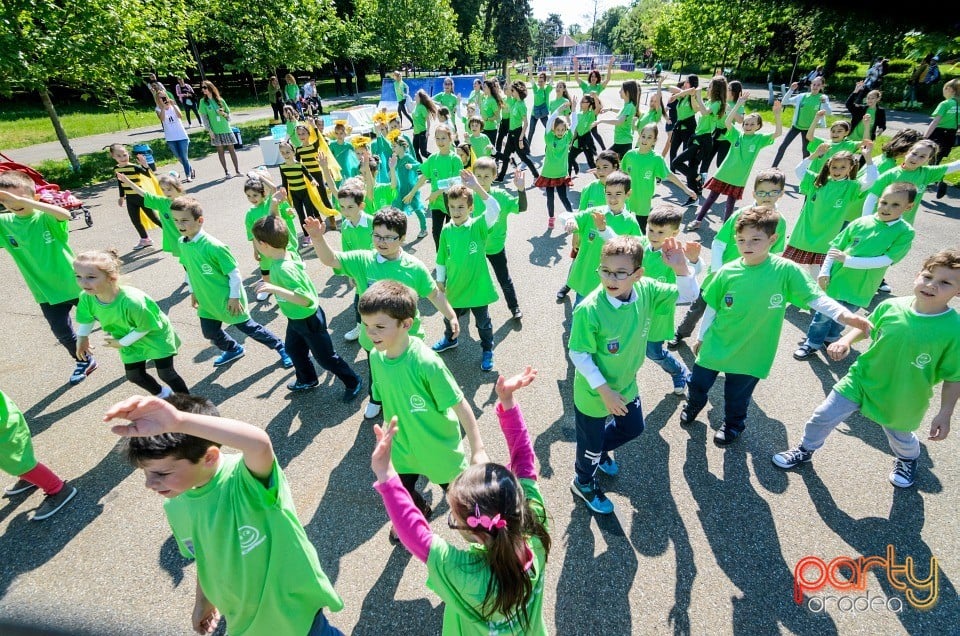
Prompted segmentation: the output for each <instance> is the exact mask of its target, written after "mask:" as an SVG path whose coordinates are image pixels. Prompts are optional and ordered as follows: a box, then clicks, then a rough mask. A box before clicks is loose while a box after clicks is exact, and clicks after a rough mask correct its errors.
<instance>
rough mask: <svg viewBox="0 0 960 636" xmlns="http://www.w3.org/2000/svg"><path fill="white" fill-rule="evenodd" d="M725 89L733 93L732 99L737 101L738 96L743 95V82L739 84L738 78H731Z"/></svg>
mask: <svg viewBox="0 0 960 636" xmlns="http://www.w3.org/2000/svg"><path fill="white" fill-rule="evenodd" d="M727 89H728V90H729V91H730V93H731V94H732V95H733V101H737V100H738V99H740V96H741V95H743V84H741V83H740V81H739V80H733V81H732V82H730V83H729V84H727ZM724 97H726V96H724Z"/></svg>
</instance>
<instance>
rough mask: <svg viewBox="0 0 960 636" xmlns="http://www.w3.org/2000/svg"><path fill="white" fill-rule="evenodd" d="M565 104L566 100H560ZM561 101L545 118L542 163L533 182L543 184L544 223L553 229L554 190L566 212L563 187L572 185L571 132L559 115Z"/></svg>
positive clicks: (568, 206)
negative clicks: (545, 206)
mask: <svg viewBox="0 0 960 636" xmlns="http://www.w3.org/2000/svg"><path fill="white" fill-rule="evenodd" d="M564 104H566V102H564ZM563 108H564V105H561V106H559V107H557V108H556V109H555V110H554V111H553V112H552V113H551V114H550V119H549V120H547V129H546V130H545V131H544V133H543V147H544V150H543V165H542V166H541V167H540V176H539V177H537V179H536V181H534V182H533V185H535V186H537V187H538V188H544V189H545V190H546V194H547V227H548V228H550V229H553V226H554V224H555V223H556V221H554V201H553V198H554V194H556V195H557V196H559V197H560V203H561V204H563V209H564V210H566V211H567V213H570V212H571V211H572V210H573V208H572V207H571V206H570V199H568V198H567V188H569V187H570V186H571V185H573V180H572V179H571V178H570V145H571V144H572V143H573V132H572V131H571V130H570V124H569V122H568V121H567V118H566V117H562V116H561V115H560V111H561V109H563Z"/></svg>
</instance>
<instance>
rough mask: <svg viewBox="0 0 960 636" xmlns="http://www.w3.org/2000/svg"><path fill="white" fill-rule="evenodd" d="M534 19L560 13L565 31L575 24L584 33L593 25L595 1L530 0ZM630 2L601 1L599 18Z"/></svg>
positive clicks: (625, 0)
mask: <svg viewBox="0 0 960 636" xmlns="http://www.w3.org/2000/svg"><path fill="white" fill-rule="evenodd" d="M529 2H530V8H531V9H532V10H533V17H535V18H536V19H538V20H546V19H547V16H548V15H550V14H551V13H559V14H560V19H561V20H563V28H564V31H566V30H567V27H568V26H569V25H571V24H573V23H574V22H576V23H579V24H580V26H581V27H582V28H583V30H584V31H587V30H588V29H589V28H590V26H591V25H592V24H593V2H594V0H529ZM629 4H630V0H599V1H598V2H597V18H598V19H599V18H600V16H601V15H603V12H604V11H606V10H607V9H610V8H612V7H616V6H627V5H629Z"/></svg>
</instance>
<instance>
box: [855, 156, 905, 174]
mask: <svg viewBox="0 0 960 636" xmlns="http://www.w3.org/2000/svg"><path fill="white" fill-rule="evenodd" d="M874 159H876V157H874ZM875 163H876V165H877V174H883V173H884V172H886V171H887V170H892V169H894V168H896V167H897V158H896V157H888V156H887V155H885V154H883V153H881V154H880V161H875ZM866 169H867V168H866V166H864V167H863V168H861V169H860V172H861V173H863V172H864V171H866Z"/></svg>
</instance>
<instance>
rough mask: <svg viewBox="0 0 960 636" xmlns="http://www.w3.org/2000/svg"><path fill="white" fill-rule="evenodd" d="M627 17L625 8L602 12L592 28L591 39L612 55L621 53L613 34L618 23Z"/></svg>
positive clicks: (614, 8)
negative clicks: (606, 48)
mask: <svg viewBox="0 0 960 636" xmlns="http://www.w3.org/2000/svg"><path fill="white" fill-rule="evenodd" d="M626 15H627V7H613V8H612V9H607V10H606V11H604V12H603V15H601V16H600V17H599V18H598V19H597V23H596V24H595V25H594V27H593V39H594V40H596V41H597V42H600V43H601V44H604V45H606V46H607V47H609V48H610V50H611V51H613V52H614V53H622V52H623V51H622V50H618V47H617V42H615V41H614V40H615V34H616V32H617V27H618V26H620V21H621V20H622V19H623V18H624V17H625V16H626Z"/></svg>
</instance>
